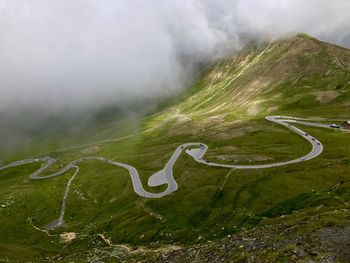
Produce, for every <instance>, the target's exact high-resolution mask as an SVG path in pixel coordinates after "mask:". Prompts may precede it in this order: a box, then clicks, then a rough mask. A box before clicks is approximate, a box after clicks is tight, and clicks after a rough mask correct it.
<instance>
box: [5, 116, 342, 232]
mask: <svg viewBox="0 0 350 263" xmlns="http://www.w3.org/2000/svg"><path fill="white" fill-rule="evenodd" d="M265 119H266V120H268V121H271V122H274V123H277V124H279V125H282V126H284V127H286V128H288V129H289V130H290V131H292V132H294V133H296V134H298V135H299V136H301V137H302V138H304V139H305V140H307V141H308V142H309V143H310V144H311V145H312V150H311V151H310V152H309V153H308V154H306V155H305V156H302V157H299V158H297V159H293V160H289V161H285V162H278V163H271V164H259V165H230V164H220V163H214V162H208V161H206V160H204V159H203V157H204V155H205V153H206V152H207V150H208V146H207V145H206V144H204V143H197V142H192V143H185V144H182V145H180V146H178V147H177V148H176V150H175V151H174V153H173V155H172V156H171V157H170V159H169V161H168V162H167V163H166V164H165V166H164V168H163V169H162V170H160V171H159V172H157V173H155V174H153V175H152V176H151V177H150V178H149V179H148V185H149V186H151V187H155V186H159V185H163V184H167V189H166V190H164V191H163V192H160V193H151V192H148V191H146V190H145V189H144V188H143V185H142V182H141V180H140V176H139V174H138V171H137V169H136V168H135V167H133V166H131V165H128V164H124V163H120V162H116V161H113V160H110V159H107V158H104V157H83V158H80V159H77V160H74V161H72V162H71V163H69V164H68V165H67V166H65V167H64V168H62V169H61V170H59V171H58V172H56V173H53V174H50V175H46V176H39V175H40V174H41V173H42V172H43V171H45V170H46V169H47V168H48V167H49V166H51V165H52V164H53V163H55V162H56V159H54V158H52V157H50V156H44V157H39V158H29V159H25V160H20V161H16V162H13V163H10V164H7V165H2V166H0V171H1V170H5V169H8V168H11V167H16V166H19V165H24V164H29V163H36V162H44V164H43V165H42V166H41V167H40V168H39V169H38V170H37V171H35V172H34V173H32V174H31V175H30V176H29V177H30V178H31V179H33V180H43V179H48V178H52V177H56V176H60V175H63V174H64V173H66V172H67V171H68V170H70V169H72V168H73V169H76V170H75V173H74V175H73V176H72V177H71V178H70V180H69V181H68V183H67V187H66V191H65V194H64V197H63V201H62V208H61V213H60V217H59V219H57V220H55V221H54V222H52V223H51V224H49V225H48V228H49V229H53V228H56V227H60V226H63V225H64V220H63V217H64V213H65V207H66V202H67V198H68V192H69V188H70V185H71V183H72V181H73V179H74V177H75V176H76V174H77V173H78V171H79V168H78V166H77V165H78V164H79V163H80V162H82V161H85V160H99V161H102V162H106V163H108V164H111V165H114V166H118V167H122V168H125V169H126V170H128V172H129V174H130V177H131V181H132V185H133V188H134V191H135V193H136V194H138V195H139V196H141V197H146V198H160V197H163V196H166V195H169V194H171V193H173V192H175V191H176V190H177V189H178V185H177V183H176V180H175V178H174V176H173V167H174V165H175V163H176V161H177V159H178V158H179V156H180V155H181V153H182V152H183V151H185V152H186V153H187V154H188V155H190V156H191V157H192V158H193V159H194V160H195V161H196V162H198V163H201V164H204V165H208V166H212V167H222V168H230V169H264V168H273V167H278V166H283V165H288V164H293V163H300V162H305V161H308V160H311V159H313V158H315V157H317V156H318V155H319V154H321V153H322V151H323V145H322V143H321V142H320V141H319V140H317V139H316V138H314V137H312V136H311V135H309V134H307V133H306V132H304V131H303V130H301V129H299V128H297V127H295V126H293V125H292V124H294V123H297V124H302V125H306V126H315V127H321V128H331V127H330V125H329V124H322V123H317V122H315V120H312V122H311V121H310V120H311V119H302V118H296V117H289V116H267V117H266V118H265ZM317 120H320V121H321V120H322V121H326V120H327V119H317ZM338 130H343V129H342V128H340V129H338Z"/></svg>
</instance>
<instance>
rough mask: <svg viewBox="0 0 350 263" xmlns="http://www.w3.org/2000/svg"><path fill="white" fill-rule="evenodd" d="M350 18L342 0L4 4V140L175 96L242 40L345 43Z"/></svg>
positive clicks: (0, 31) (0, 0)
mask: <svg viewBox="0 0 350 263" xmlns="http://www.w3.org/2000/svg"><path fill="white" fill-rule="evenodd" d="M349 14H350V1H348V0H332V1H330V0H308V1H305V0H264V1H261V0H235V1H233V0H149V1H139V0H118V1H112V0H60V1H47V0H26V1H22V0H0V127H1V129H0V137H1V138H2V139H3V141H7V138H10V137H11V136H13V135H16V134H17V133H21V131H22V130H23V131H28V132H30V133H31V134H35V133H36V132H37V131H38V127H39V128H41V127H45V125H46V124H45V123H46V122H45V121H44V120H47V119H49V120H50V121H51V122H52V123H57V122H56V121H53V120H55V118H52V115H55V116H56V117H57V115H60V114H71V115H72V116H74V117H77V118H79V114H80V113H81V112H83V113H84V114H86V113H88V112H92V111H94V110H98V109H99V108H101V107H102V106H105V105H125V104H129V105H133V104H132V103H134V102H135V101H137V100H148V101H150V103H152V100H154V99H156V98H159V97H162V96H169V95H172V94H176V93H177V92H179V91H181V90H183V89H184V88H186V87H187V86H189V83H190V81H191V80H192V78H193V72H194V69H195V68H196V66H198V65H200V64H205V63H208V62H211V61H213V60H216V59H218V58H220V57H222V56H225V55H226V54H228V53H232V52H234V51H237V50H239V49H240V48H242V47H243V46H244V42H245V39H247V38H250V39H256V40H269V39H272V38H276V37H279V36H282V35H284V34H289V33H298V32H305V33H308V34H310V35H312V36H315V37H318V38H320V39H323V40H326V41H330V42H333V43H337V44H341V45H344V46H347V47H350V30H349V29H350V19H349ZM77 112H78V113H77ZM79 112H80V113H79ZM28 113H30V114H29V115H28ZM27 115H28V116H27ZM19 116H20V118H19ZM33 116H35V118H34V117H33ZM25 121H27V122H25ZM28 123H32V125H33V126H34V127H35V129H26V128H25V127H27V126H28V125H29V124H28ZM72 123H75V122H74V121H72ZM17 124H18V125H17ZM27 124H28V125H27ZM38 124H40V125H38ZM4 134H7V137H6V136H5V135H4ZM15 138H18V136H17V137H15ZM16 140H17V139H16ZM0 146H1V145H0Z"/></svg>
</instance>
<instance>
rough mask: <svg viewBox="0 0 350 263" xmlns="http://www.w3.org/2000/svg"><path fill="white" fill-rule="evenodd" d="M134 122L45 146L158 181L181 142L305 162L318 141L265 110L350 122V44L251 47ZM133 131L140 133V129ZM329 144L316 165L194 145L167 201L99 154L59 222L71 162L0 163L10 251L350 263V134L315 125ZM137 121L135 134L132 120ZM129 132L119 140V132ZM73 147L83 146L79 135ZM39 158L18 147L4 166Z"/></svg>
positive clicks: (83, 168)
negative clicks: (40, 172) (41, 175)
mask: <svg viewBox="0 0 350 263" xmlns="http://www.w3.org/2000/svg"><path fill="white" fill-rule="evenodd" d="M166 105H168V106H164V107H163V108H162V109H160V110H159V111H157V112H156V113H154V114H152V115H151V116H148V117H146V118H143V119H142V120H141V121H140V122H138V123H137V124H134V125H133V133H130V134H128V132H127V131H128V128H127V127H123V128H122V129H124V130H123V134H126V136H124V137H120V138H112V139H111V135H113V134H120V130H121V127H120V124H119V125H118V126H116V125H115V124H114V123H111V124H109V125H106V126H105V128H104V129H101V130H98V131H96V133H95V134H94V135H93V136H94V138H99V140H98V142H95V143H92V144H89V145H83V146H80V147H73V148H69V147H66V148H65V149H61V150H57V151H54V152H50V153H45V155H50V156H52V157H54V158H56V159H58V161H57V163H56V164H54V165H53V166H52V167H51V168H50V169H49V170H48V171H47V173H49V172H55V171H58V170H59V169H61V168H62V167H64V166H65V165H67V164H68V163H69V162H71V161H73V160H76V159H78V158H82V157H88V156H103V157H106V158H109V159H112V160H115V161H118V162H122V163H126V164H130V165H132V166H134V167H136V168H137V169H138V171H139V173H140V177H141V180H142V183H143V185H144V187H145V189H146V190H148V191H153V192H161V191H164V189H165V188H166V187H165V185H161V186H158V187H156V188H150V187H148V186H147V180H148V178H149V176H150V175H152V174H154V173H156V172H157V171H159V170H161V169H162V168H163V166H164V164H165V163H166V162H167V161H168V160H169V158H170V156H171V155H172V153H173V152H174V150H175V148H176V147H177V146H179V145H180V144H182V143H186V142H202V143H205V144H207V145H208V146H209V150H208V152H207V154H206V158H207V159H208V160H209V161H213V162H221V163H227V164H265V163H273V162H279V161H285V160H290V159H294V158H298V157H300V156H302V155H303V154H305V153H307V152H309V151H310V145H309V144H307V143H306V142H305V141H304V140H303V139H302V138H300V137H299V136H297V135H295V134H293V133H291V132H290V131H289V130H288V129H286V128H284V127H281V126H279V125H275V124H272V123H271V122H268V121H266V120H265V119H264V117H265V116H266V115H287V116H297V117H304V118H308V117H314V118H332V119H340V120H348V119H350V50H349V49H345V48H342V47H339V46H335V45H332V44H328V43H324V42H321V41H319V40H316V39H314V38H312V37H309V36H307V35H304V34H300V35H297V36H293V37H286V38H285V39H282V40H278V41H274V42H272V43H265V44H259V45H252V46H250V47H249V48H247V49H245V50H244V51H242V52H241V53H240V54H235V55H233V56H232V57H229V58H226V59H224V60H221V61H219V62H217V63H216V64H215V65H212V66H210V67H208V68H207V69H206V70H205V72H203V73H201V75H200V76H199V77H198V80H197V82H196V83H195V84H194V86H193V87H192V88H191V89H190V90H188V92H186V93H185V94H183V95H182V96H181V97H179V98H176V99H174V101H167V102H166ZM135 127H137V131H136V132H135V130H134V129H135ZM303 130H305V131H307V133H309V134H311V135H312V136H315V137H316V138H318V139H319V140H320V141H321V142H322V144H323V146H324V152H323V153H322V154H321V155H320V156H319V157H317V158H315V159H312V160H310V161H307V162H303V163H298V164H293V165H287V166H282V167H275V168H270V169H257V170H234V169H225V168H215V167H208V166H204V165H202V164H200V163H196V162H194V161H193V159H192V158H190V157H189V156H187V155H185V154H182V155H181V156H180V158H179V159H178V161H177V162H176V164H175V167H174V176H175V179H176V181H177V183H178V186H179V188H178V190H177V191H176V192H175V193H172V194H171V195H169V196H166V197H163V198H160V199H147V198H141V197H139V196H137V195H136V194H135V192H134V191H133V188H132V183H131V180H130V177H129V174H128V173H127V172H126V171H125V170H122V169H120V168H116V167H113V166H110V165H108V164H106V163H101V162H98V161H96V160H88V161H84V162H82V163H80V164H79V167H80V171H79V173H78V174H77V176H76V177H75V178H74V181H73V183H72V185H71V189H70V192H69V196H68V202H67V207H66V214H65V223H66V224H65V227H63V228H57V229H55V230H50V231H47V230H45V226H46V225H47V224H48V223H50V222H52V221H53V220H55V219H57V217H58V215H59V212H60V208H61V199H62V197H63V194H64V192H65V189H66V184H67V182H68V180H69V178H70V176H72V174H73V172H72V171H70V172H67V175H64V176H59V177H55V178H52V179H48V180H43V181H39V182H38V181H35V182H33V181H31V180H30V179H29V178H28V174H30V173H32V172H34V171H35V170H36V169H38V168H39V167H40V164H38V163H37V164H29V165H24V166H17V167H14V168H11V169H7V170H3V171H0V180H1V183H0V205H1V207H0V233H1V234H0V261H1V260H2V261H5V262H6V260H7V261H9V262H11V261H14V260H18V261H32V262H37V261H39V260H43V261H48V262H51V261H55V260H61V261H62V262H80V261H83V262H136V261H145V262H276V261H286V262H293V261H295V262H306V261H310V260H313V261H316V262H346V260H347V259H348V258H349V257H350V255H349V252H348V247H349V246H350V239H349V235H348V234H349V231H350V221H349V218H350V173H349V169H350V161H349V160H350V159H349V157H350V137H349V136H350V134H349V133H344V132H340V131H338V130H336V129H334V130H331V129H321V128H317V127H304V126H303ZM130 131H131V130H130ZM116 137H117V136H116ZM75 144H79V141H76V142H75ZM36 156H38V151H37V150H35V151H34V150H33V153H32V154H31V153H30V152H19V153H17V155H16V156H13V157H12V159H11V160H3V161H4V162H5V163H10V162H12V161H15V160H18V159H23V158H30V157H36Z"/></svg>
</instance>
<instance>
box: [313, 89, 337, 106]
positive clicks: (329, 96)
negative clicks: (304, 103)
mask: <svg viewBox="0 0 350 263" xmlns="http://www.w3.org/2000/svg"><path fill="white" fill-rule="evenodd" d="M339 96H340V93H339V92H338V91H336V90H329V91H321V92H318V93H316V100H318V101H319V102H321V103H322V104H326V103H329V102H331V101H332V100H334V99H336V98H337V97H339Z"/></svg>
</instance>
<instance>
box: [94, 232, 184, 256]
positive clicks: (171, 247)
mask: <svg viewBox="0 0 350 263" xmlns="http://www.w3.org/2000/svg"><path fill="white" fill-rule="evenodd" d="M98 236H99V237H100V238H101V239H102V240H103V241H104V242H105V243H106V244H107V245H108V246H111V247H117V248H120V249H123V250H126V251H127V252H128V253H130V254H144V253H154V252H156V253H157V252H160V253H169V252H174V251H177V250H180V249H181V247H179V246H174V245H164V246H161V247H158V248H154V249H153V248H146V247H138V248H136V249H133V248H132V247H130V246H128V245H123V244H113V243H112V241H111V240H110V239H109V238H108V237H106V236H104V235H103V234H98Z"/></svg>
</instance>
